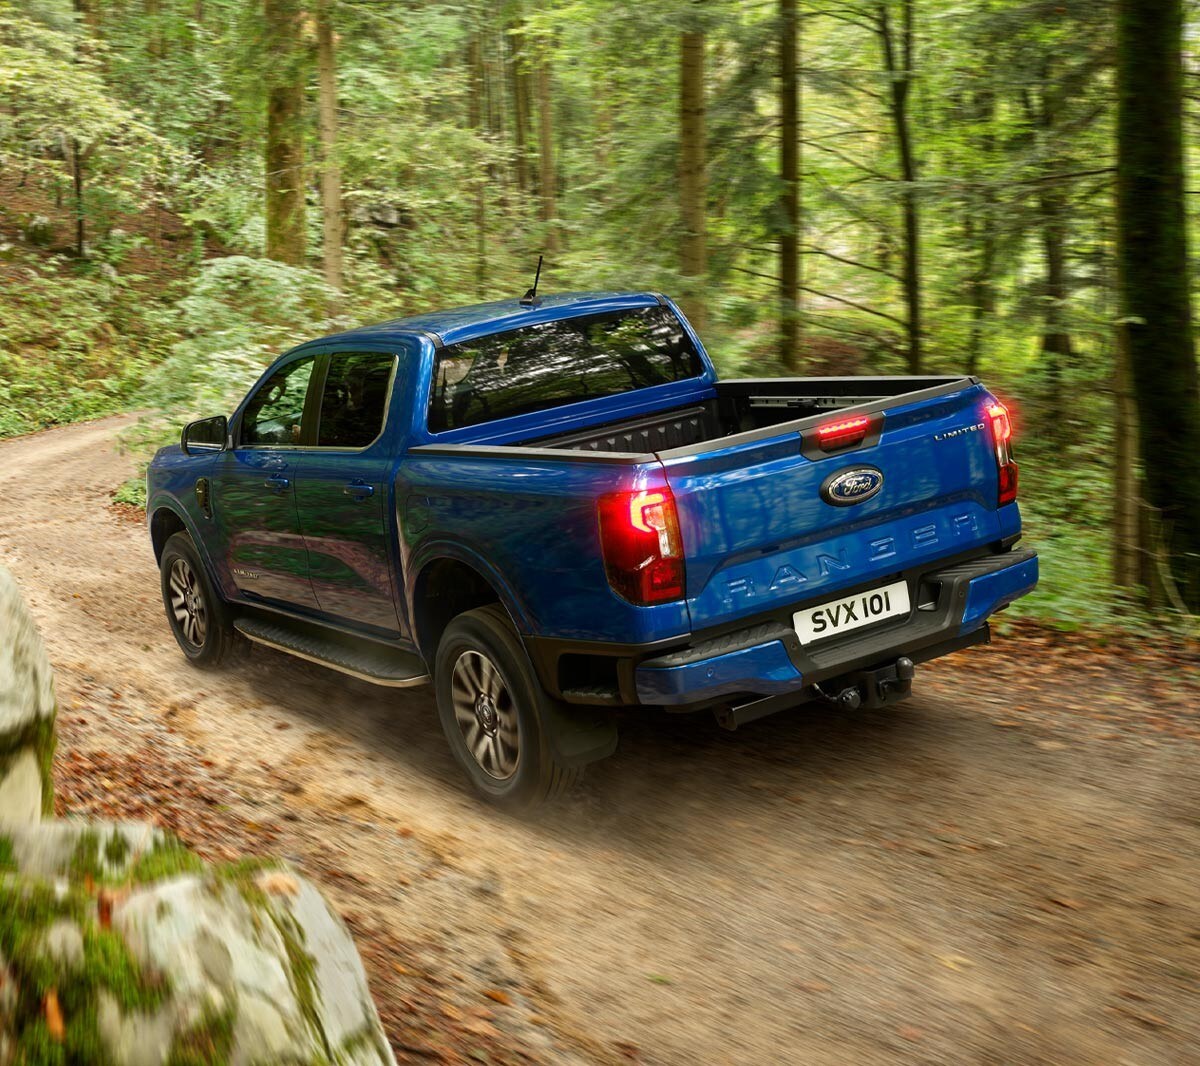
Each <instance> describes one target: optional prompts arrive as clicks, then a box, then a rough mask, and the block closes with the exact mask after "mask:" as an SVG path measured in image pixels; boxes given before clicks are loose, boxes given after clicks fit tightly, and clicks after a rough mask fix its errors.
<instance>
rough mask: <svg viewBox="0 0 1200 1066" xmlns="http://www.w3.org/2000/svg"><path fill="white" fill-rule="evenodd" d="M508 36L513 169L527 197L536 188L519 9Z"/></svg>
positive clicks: (518, 184) (509, 27) (523, 39)
mask: <svg viewBox="0 0 1200 1066" xmlns="http://www.w3.org/2000/svg"><path fill="white" fill-rule="evenodd" d="M506 36H507V38H508V56H507V59H508V62H507V67H508V81H509V97H510V98H511V100H512V112H513V113H512V131H513V167H514V170H515V171H516V179H517V189H518V191H519V192H520V193H521V195H522V197H524V196H526V195H528V194H529V192H530V190H531V188H532V182H531V180H530V176H529V142H530V140H531V138H530V133H529V73H528V71H527V70H526V69H525V33H524V29H523V28H522V23H521V21H520V12H519V10H517V9H514V17H513V19H512V21H510V22H509V24H508V33H507V34H506Z"/></svg>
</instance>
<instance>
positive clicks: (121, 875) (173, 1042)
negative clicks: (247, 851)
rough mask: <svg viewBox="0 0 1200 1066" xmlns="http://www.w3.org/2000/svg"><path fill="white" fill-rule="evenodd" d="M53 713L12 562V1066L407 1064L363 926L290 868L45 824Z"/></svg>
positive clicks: (148, 836) (107, 829)
mask: <svg viewBox="0 0 1200 1066" xmlns="http://www.w3.org/2000/svg"><path fill="white" fill-rule="evenodd" d="M54 713H55V709H54V688H53V682H52V679H51V674H50V666H49V663H48V662H47V660H46V654H45V650H44V649H43V647H42V643H41V640H40V638H39V637H38V634H37V630H36V629H35V628H34V625H33V621H32V619H31V618H30V616H29V613H28V611H27V610H26V609H25V606H24V604H23V603H22V601H21V597H20V593H19V591H18V590H17V586H16V584H15V582H14V581H13V580H12V578H11V577H10V576H9V575H8V573H7V572H6V571H5V570H4V569H3V568H0V1066H14V1064H17V1063H19V1064H21V1066H76V1064H79V1066H84V1064H86V1066H108V1064H111V1066H226V1064H229V1066H267V1064H281V1063H287V1064H288V1066H376V1064H383V1066H388V1064H392V1066H394V1061H395V1060H394V1059H393V1057H392V1053H391V1050H390V1048H389V1047H388V1044H387V1041H386V1039H385V1038H384V1034H383V1028H382V1026H381V1025H380V1022H379V1016H378V1014H377V1013H376V1011H375V1005H374V1003H373V1002H372V1001H371V997H370V994H369V993H368V990H367V983H366V976H365V973H364V971H363V967H362V962H361V961H360V959H359V957H358V953H357V951H356V950H355V947H354V943H353V941H352V940H351V938H350V934H349V933H348V932H347V930H346V928H345V926H344V925H343V924H342V922H341V919H339V918H338V916H337V915H336V914H335V913H334V912H333V911H332V910H331V909H330V908H329V906H328V905H327V904H326V903H325V901H324V899H322V898H321V895H320V893H318V892H317V890H316V889H315V888H314V887H313V886H312V885H310V884H309V883H308V882H307V881H305V880H304V879H303V878H302V877H300V876H299V875H298V874H297V873H295V872H294V871H292V870H290V869H289V868H288V867H287V866H285V865H283V864H281V863H278V862H274V861H271V860H261V859H247V860H243V861H241V862H238V863H232V864H229V865H226V866H223V867H210V866H208V865H207V864H206V863H204V862H203V861H202V860H201V859H200V858H199V857H198V856H197V855H195V854H194V853H193V852H191V851H189V850H188V849H187V848H186V847H185V846H184V845H183V844H182V843H181V842H180V841H178V840H176V839H175V838H173V837H171V836H170V835H169V834H166V833H164V832H163V831H162V830H160V829H158V828H156V827H154V826H152V825H148V824H146V823H140V822H115V823H97V822H81V821H43V820H42V817H43V815H44V814H46V813H49V811H50V810H51V808H52V804H53V787H52V783H51V778H50V767H51V760H52V758H53V754H54V743H55V735H54Z"/></svg>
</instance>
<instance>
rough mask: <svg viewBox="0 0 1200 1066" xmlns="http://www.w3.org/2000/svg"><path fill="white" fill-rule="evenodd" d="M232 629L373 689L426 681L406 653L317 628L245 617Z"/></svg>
mask: <svg viewBox="0 0 1200 1066" xmlns="http://www.w3.org/2000/svg"><path fill="white" fill-rule="evenodd" d="M233 627H234V629H236V630H237V631H238V632H239V633H241V634H242V636H244V637H245V638H246V639H247V640H252V641H254V643H255V644H262V645H264V646H265V647H268V648H274V649H275V650H276V651H282V652H286V653H287V654H288V655H294V656H296V658H297V659H305V660H307V661H308V662H310V663H316V664H317V665H318V666H327V667H329V669H330V670H338V671H340V672H341V673H343V674H349V675H350V676H351V677H357V678H359V679H360V680H362V681H370V682H371V683H372V684H374V685H387V686H389V687H391V688H406V687H408V686H409V685H422V684H424V683H425V682H426V681H428V680H429V675H428V674H427V673H426V672H425V664H424V663H423V662H422V661H421V660H420V659H419V658H418V657H417V656H415V655H412V654H411V653H409V652H404V651H400V650H399V649H398V648H388V647H386V646H385V645H382V644H375V643H373V642H369V641H363V642H362V643H356V642H353V641H352V640H350V639H345V638H341V637H340V635H337V634H331V633H330V632H329V631H328V630H324V631H323V630H321V629H320V628H318V627H317V626H311V625H305V624H304V623H302V622H294V623H288V622H282V621H274V620H271V621H268V620H266V619H263V618H257V617H247V618H235V619H234V622H233Z"/></svg>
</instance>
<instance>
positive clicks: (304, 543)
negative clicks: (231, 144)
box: [147, 293, 1037, 808]
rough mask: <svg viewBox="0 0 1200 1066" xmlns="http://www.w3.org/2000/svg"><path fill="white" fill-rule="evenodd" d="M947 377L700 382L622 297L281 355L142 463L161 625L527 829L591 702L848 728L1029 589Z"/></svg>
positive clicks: (607, 712) (974, 427) (655, 317)
mask: <svg viewBox="0 0 1200 1066" xmlns="http://www.w3.org/2000/svg"><path fill="white" fill-rule="evenodd" d="M1016 496H1017V466H1016V464H1015V463H1014V461H1013V452H1012V427H1011V423H1010V421H1009V416H1008V412H1007V411H1006V410H1005V408H1004V407H1003V406H1002V405H1001V404H1000V403H999V402H997V400H996V398H995V397H994V396H992V395H991V394H990V393H989V392H988V391H987V390H986V389H985V388H984V387H983V385H981V384H980V382H979V381H978V380H977V379H976V378H973V377H961V376H942V377H845V378H761V379H758V378H755V379H734V380H722V379H720V378H718V376H717V373H716V371H715V370H714V368H713V365H712V363H711V361H710V360H709V358H708V355H707V354H706V352H705V350H704V346H703V344H702V343H701V341H700V339H699V338H698V337H697V336H696V334H695V332H694V331H693V329H692V328H691V326H690V325H689V323H688V322H687V320H686V319H685V318H684V316H683V315H682V314H681V313H680V311H679V309H678V308H677V307H676V306H675V304H674V303H673V302H672V301H671V300H669V299H667V298H665V297H663V296H660V295H656V294H653V293H583V294H570V295H561V296H556V297H549V298H545V299H537V298H536V297H531V296H527V297H526V298H525V299H523V300H519V301H518V300H511V301H504V302H498V303H491V304H483V305H480V306H475V307H466V308H460V309H457V310H451V311H445V312H441V313H437V314H426V315H419V316H417V317H413V318H407V319H402V320H399V321H394V322H387V323H384V324H382V325H376V326H370V327H366V328H362V329H355V330H352V331H350V332H347V333H342V334H339V335H337V336H332V337H327V338H324V339H322V340H316V341H312V342H310V343H307V344H302V345H301V346H299V347H297V348H295V349H293V350H292V351H289V352H287V353H286V354H285V355H283V356H281V357H280V358H279V359H278V360H277V361H276V362H275V363H274V364H273V365H272V366H271V367H270V368H269V369H268V370H267V371H266V372H265V373H264V374H263V376H262V378H261V379H260V381H259V382H258V384H257V385H255V387H254V388H253V389H251V391H250V393H249V395H248V396H247V397H246V398H245V399H244V400H243V401H242V402H241V404H240V405H239V406H238V407H237V409H236V410H235V411H234V412H233V414H232V415H230V416H228V417H226V416H217V417H214V418H208V419H204V420H201V421H198V422H193V423H191V424H190V425H188V426H187V428H186V429H185V430H184V432H183V436H182V441H181V443H180V444H179V445H175V446H172V447H169V448H164V449H163V450H161V451H160V452H159V453H158V455H157V456H156V457H155V459H154V461H153V463H152V464H151V466H150V469H149V473H148V506H147V513H148V522H149V529H150V536H151V540H152V543H153V548H154V552H155V555H156V558H157V560H158V563H159V567H160V570H161V575H162V593H163V599H164V603H165V606H166V612H167V619H168V622H169V623H170V626H171V629H172V631H173V633H174V636H175V639H176V640H177V641H178V643H179V646H180V647H181V648H182V650H183V653H184V654H185V655H186V656H187V657H188V659H190V660H191V661H192V662H193V663H195V664H197V665H201V666H212V665H215V664H217V663H219V662H221V661H222V660H223V659H225V658H226V657H227V655H228V654H229V652H230V650H231V649H232V648H233V647H234V645H235V642H240V641H241V640H242V639H243V638H245V639H248V640H249V641H252V642H256V643H258V644H262V645H266V646H268V647H271V648H275V649H278V650H280V651H283V652H287V653H289V654H291V655H295V656H298V657H300V658H303V659H307V660H309V661H311V662H315V663H319V664H322V665H323V666H326V667H329V668H332V669H334V670H340V671H343V672H345V673H347V674H351V675H353V676H355V677H359V678H364V679H367V680H369V681H372V682H375V683H377V684H380V685H391V686H405V685H414V684H418V683H422V682H427V681H431V682H432V684H433V687H434V692H435V697H436V704H437V709H438V713H439V716H440V719H441V725H442V728H443V729H444V731H445V734H446V738H447V740H448V742H449V745H450V748H451V750H452V751H453V754H454V757H455V759H456V760H457V762H458V763H459V764H460V765H461V767H462V769H463V770H464V772H465V773H466V775H467V777H468V778H469V779H470V781H471V783H472V784H473V785H474V786H475V788H476V789H477V790H478V791H479V792H480V793H482V794H483V795H484V796H485V797H487V798H488V799H490V800H492V801H493V802H496V803H498V804H501V805H504V806H508V807H511V808H526V807H530V806H533V805H534V804H536V803H538V802H541V801H543V800H545V799H547V798H548V797H550V796H552V795H555V794H557V793H559V792H561V791H562V790H563V789H564V788H565V787H567V786H568V785H569V784H570V783H571V782H572V781H573V780H574V779H575V778H576V777H577V776H578V775H579V773H580V770H581V767H582V766H584V765H585V764H586V763H588V762H590V761H592V760H595V759H599V758H602V757H604V756H606V755H608V754H610V753H611V752H612V751H613V750H614V748H615V746H616V743H617V718H618V715H617V712H618V710H619V709H621V708H636V707H659V708H668V709H671V710H699V709H706V710H709V711H711V712H712V713H714V714H715V715H716V717H717V719H718V721H719V722H720V723H721V724H722V725H724V726H725V727H727V728H731V729H732V728H736V727H738V726H740V725H743V724H745V723H746V722H749V721H752V720H754V719H756V718H759V717H761V716H763V715H765V714H769V713H773V712H775V711H778V710H781V709H784V708H790V707H794V706H796V705H798V704H801V703H803V702H805V701H812V700H823V701H828V702H830V703H833V704H835V705H837V706H838V707H841V708H843V709H845V710H848V711H849V710H853V709H855V708H858V707H867V708H877V707H881V706H884V705H887V704H890V703H892V702H893V701H896V700H899V699H901V698H903V697H904V696H905V695H907V694H908V693H909V692H910V691H911V687H912V680H913V674H914V668H915V665H916V664H919V663H921V662H923V661H927V660H929V659H932V658H934V657H936V656H940V655H945V654H947V653H949V652H953V651H956V650H958V649H961V648H965V647H967V646H969V645H973V644H978V643H982V642H986V641H987V640H988V639H989V629H988V618H989V617H990V616H991V615H992V614H994V613H995V612H996V611H998V610H1000V609H1001V608H1003V607H1005V606H1007V605H1008V604H1009V603H1011V602H1012V601H1013V600H1015V599H1016V598H1017V597H1019V596H1023V595H1024V594H1026V593H1028V592H1030V591H1031V590H1032V589H1033V587H1034V586H1035V584H1036V583H1037V556H1036V554H1035V553H1034V552H1032V551H1029V550H1027V549H1023V548H1020V547H1017V542H1018V540H1019V538H1020V536H1021V519H1020V514H1019V512H1018V507H1017V503H1016Z"/></svg>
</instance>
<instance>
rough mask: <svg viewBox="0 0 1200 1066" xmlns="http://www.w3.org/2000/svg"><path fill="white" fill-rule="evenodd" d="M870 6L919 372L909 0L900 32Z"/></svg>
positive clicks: (913, 365)
mask: <svg viewBox="0 0 1200 1066" xmlns="http://www.w3.org/2000/svg"><path fill="white" fill-rule="evenodd" d="M890 2H891V0H883V2H881V3H879V4H877V6H876V21H875V25H876V30H877V33H878V35H879V44H880V48H881V49H882V51H883V67H884V70H885V71H886V72H887V75H888V117H889V118H890V119H891V123H892V133H893V136H894V137H895V139H896V153H897V155H898V156H899V159H900V180H901V182H903V189H902V190H901V193H900V212H901V218H902V221H903V229H904V249H903V256H902V263H901V270H900V277H901V284H902V288H903V290H904V304H905V309H906V319H905V324H906V332H907V334H908V352H907V356H908V371H909V373H910V374H919V373H920V372H921V333H922V330H923V325H922V321H921V220H920V212H919V208H918V205H917V187H916V181H917V162H916V157H915V154H914V149H913V140H912V128H911V125H910V119H909V111H908V105H909V90H910V89H911V88H912V79H913V70H914V67H913V64H914V60H915V58H916V55H915V36H914V33H913V21H914V6H915V0H901V26H900V37H899V40H897V39H896V33H895V30H894V29H893V27H892V20H891V12H890V10H889V3H890Z"/></svg>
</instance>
